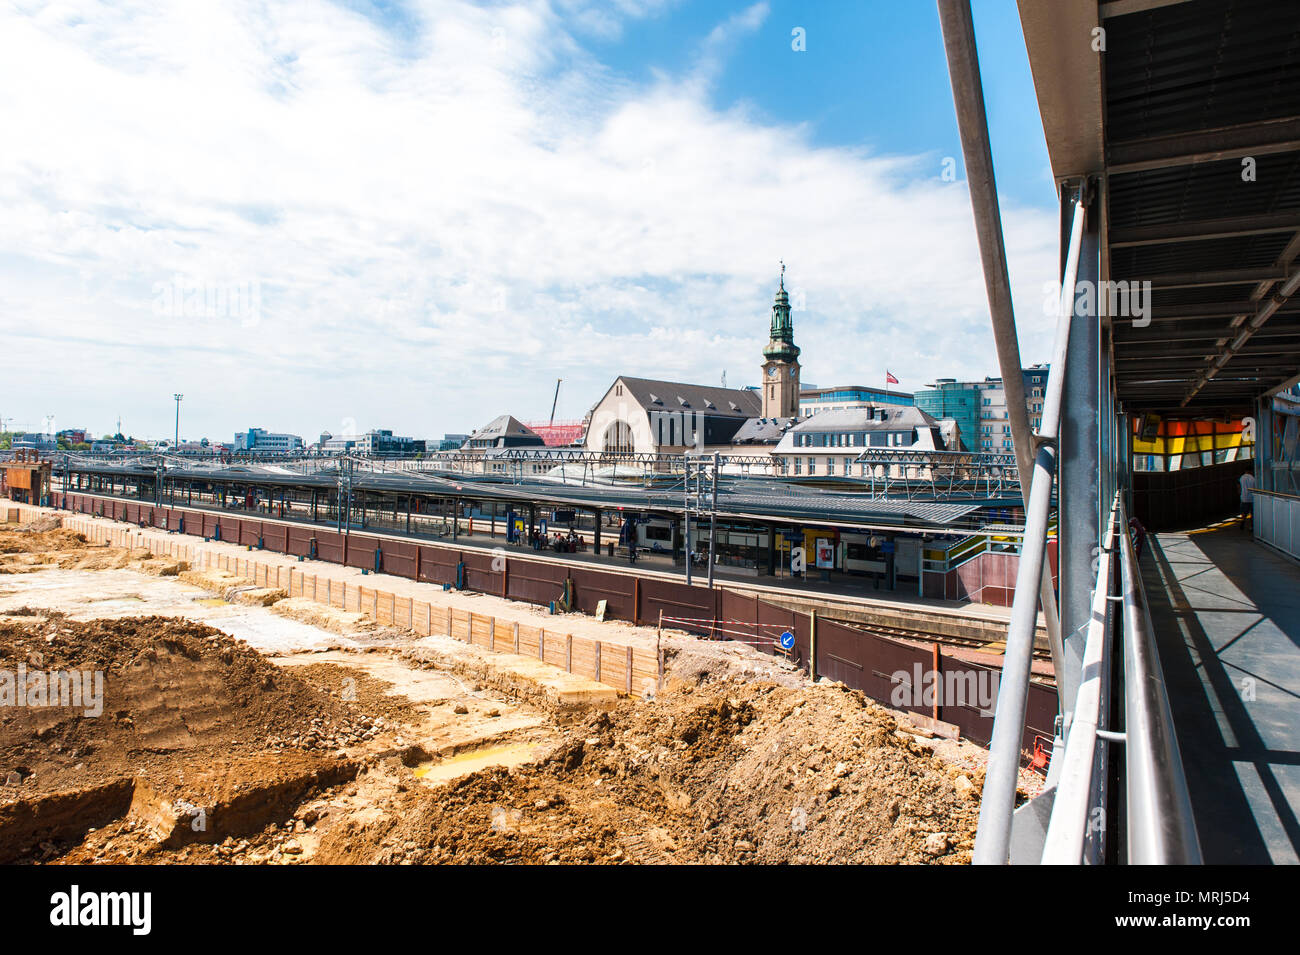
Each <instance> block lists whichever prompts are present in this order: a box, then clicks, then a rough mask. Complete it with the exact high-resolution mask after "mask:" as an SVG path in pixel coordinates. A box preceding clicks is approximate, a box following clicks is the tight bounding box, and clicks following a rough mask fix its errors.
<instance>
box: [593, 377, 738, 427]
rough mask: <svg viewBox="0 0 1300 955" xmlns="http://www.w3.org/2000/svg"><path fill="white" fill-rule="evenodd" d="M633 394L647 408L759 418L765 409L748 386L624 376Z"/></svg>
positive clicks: (621, 379) (624, 380)
mask: <svg viewBox="0 0 1300 955" xmlns="http://www.w3.org/2000/svg"><path fill="white" fill-rule="evenodd" d="M618 381H620V382H622V383H623V386H624V387H625V388H626V389H627V391H628V395H629V397H631V398H632V400H633V401H635V402H637V404H639V405H641V407H642V408H645V409H646V410H647V411H692V412H695V413H697V414H702V415H720V416H722V417H727V418H756V417H758V415H759V414H760V413H761V412H762V410H763V401H762V399H761V398H760V397H759V395H758V393H757V392H754V391H750V390H749V389H747V388H722V387H718V386H714V385H689V384H683V383H681V382H676V381H657V380H655V379H653V378H628V377H627V376H625V375H620V376H619V377H618Z"/></svg>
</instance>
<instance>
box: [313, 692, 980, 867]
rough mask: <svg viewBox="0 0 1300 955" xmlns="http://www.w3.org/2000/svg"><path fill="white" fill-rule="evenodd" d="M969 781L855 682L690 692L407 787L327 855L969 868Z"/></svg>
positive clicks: (627, 708) (348, 829) (334, 858)
mask: <svg viewBox="0 0 1300 955" xmlns="http://www.w3.org/2000/svg"><path fill="white" fill-rule="evenodd" d="M958 778H959V774H958V773H957V772H956V771H954V770H953V769H952V768H951V767H950V766H949V765H948V764H945V763H943V762H940V761H939V760H938V759H935V758H934V757H932V756H931V755H930V754H929V753H928V752H926V751H925V750H923V749H921V748H920V747H918V746H917V745H916V744H915V743H914V742H913V741H912V740H911V738H910V737H905V736H904V735H902V734H900V733H898V731H897V723H896V721H895V720H894V718H893V717H892V716H891V715H890V714H889V713H888V712H887V711H886V710H884V709H882V708H881V707H878V706H876V705H875V704H873V703H871V702H870V701H868V700H867V699H866V698H865V697H863V696H862V695H861V694H859V693H855V692H852V691H848V690H845V689H843V688H842V687H836V686H816V687H806V688H803V689H798V690H795V689H789V688H785V687H776V686H772V685H763V684H751V685H744V686H728V687H721V688H718V687H704V688H700V689H689V688H687V689H684V690H679V691H676V692H672V693H668V694H665V695H664V696H662V697H660V699H659V700H657V701H655V702H654V703H649V704H646V703H639V704H625V705H622V706H620V707H619V708H618V709H617V710H616V711H615V712H613V713H612V714H606V713H602V714H598V715H596V716H594V717H593V718H591V719H590V720H589V721H588V722H587V723H586V724H584V725H583V726H581V727H580V728H578V729H577V730H576V731H574V732H573V733H571V734H570V736H569V737H568V738H567V739H566V741H565V742H564V743H563V744H562V745H561V746H559V747H558V748H557V749H555V750H554V751H553V752H552V753H551V754H550V755H549V756H548V757H547V758H545V759H544V760H542V761H541V762H539V763H536V764H531V765H525V766H519V767H515V768H514V769H512V770H505V769H491V770H485V771H482V772H478V773H474V774H473V775H470V776H467V777H464V778H462V779H459V780H456V781H453V782H451V783H449V784H447V785H446V786H445V787H443V788H441V789H438V790H434V791H433V792H431V793H430V792H424V791H419V790H412V791H408V792H404V793H400V794H398V795H397V796H395V800H394V805H393V809H392V811H390V812H389V813H388V814H387V815H386V816H385V818H383V819H381V820H378V821H375V822H372V823H369V824H367V825H357V826H343V827H338V828H335V829H333V830H331V831H330V832H329V833H328V834H327V835H326V836H325V838H324V839H323V841H322V842H321V845H320V850H319V853H318V855H317V857H316V859H315V860H314V861H317V862H336V863H342V862H365V863H374V862H403V861H410V862H458V863H488V862H511V863H549V862H560V863H564V862H607V863H615V862H647V863H653V862H707V863H730V862H758V863H784V862H857V863H900V862H905V863H917V862H942V863H963V862H968V861H969V859H970V849H971V847H972V844H973V838H974V829H975V823H976V820H977V817H978V809H979V807H978V795H977V793H978V786H969V785H967V784H962V785H960V786H959V785H958ZM967 783H969V780H968V781H967Z"/></svg>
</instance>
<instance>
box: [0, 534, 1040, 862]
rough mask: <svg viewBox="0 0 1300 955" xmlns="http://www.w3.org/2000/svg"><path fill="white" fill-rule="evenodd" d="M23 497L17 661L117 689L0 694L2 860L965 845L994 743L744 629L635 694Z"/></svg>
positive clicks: (838, 858)
mask: <svg viewBox="0 0 1300 955" xmlns="http://www.w3.org/2000/svg"><path fill="white" fill-rule="evenodd" d="M25 512H26V513H25V517H26V518H27V521H28V522H27V523H26V524H22V525H18V526H15V525H12V524H10V525H7V526H0V679H3V676H4V675H5V674H10V675H11V679H10V688H11V690H12V688H13V686H14V683H13V679H12V677H13V676H14V675H18V674H20V673H22V674H26V676H25V678H26V679H31V676H32V674H37V673H39V674H48V675H50V681H49V683H50V686H54V685H55V684H56V682H57V676H56V675H57V674H68V673H72V672H76V673H78V674H82V673H84V674H91V673H98V674H100V675H101V676H102V700H101V704H102V705H101V712H98V713H93V712H92V711H93V709H94V707H93V706H88V705H87V703H88V701H87V700H84V699H83V700H81V701H79V703H80V705H78V706H65V705H50V704H51V703H63V702H67V701H66V700H58V701H56V700H47V701H44V702H43V703H42V702H34V701H33V700H31V699H29V700H27V705H15V706H4V707H0V862H26V863H61V862H68V863H85V862H97V863H122V862H136V863H233V864H250V863H277V864H304V863H312V862H318V863H475V862H480V863H481V862H517V863H571V862H600V863H616V862H619V863H621V862H627V863H666V862H683V863H690V862H727V863H731V862H741V863H744V862H756V863H781V862H869V863H922V862H924V863H965V862H968V861H969V858H970V850H971V847H972V839H973V832H974V826H975V822H976V818H977V816H978V811H979V792H980V787H981V783H982V777H983V763H984V758H985V753H984V751H983V750H982V749H980V748H979V747H977V746H975V745H973V744H970V743H967V742H964V741H960V740H947V739H936V738H933V737H930V736H929V734H928V733H927V732H926V731H925V730H923V729H919V728H918V727H916V726H913V725H911V724H910V723H909V719H908V716H907V715H906V714H903V713H898V712H895V711H892V710H889V709H887V708H885V707H882V706H880V705H878V704H876V703H874V702H872V701H870V700H868V699H866V698H865V697H863V696H862V695H861V694H860V693H857V692H855V691H850V690H847V689H846V688H844V687H842V686H839V685H837V684H830V683H826V682H819V683H817V684H815V685H813V684H810V683H809V682H808V680H807V678H806V675H805V674H803V673H802V672H801V671H798V670H795V669H794V668H793V667H791V666H789V665H788V664H786V663H785V662H784V661H783V660H780V659H779V658H774V657H772V656H770V655H768V654H765V653H761V652H759V651H757V650H754V649H751V648H749V647H746V646H744V645H742V644H738V643H729V642H714V641H701V640H696V639H694V638H692V637H689V636H687V635H685V634H666V635H665V639H664V641H663V643H664V646H665V648H666V652H665V654H664V656H665V672H664V680H663V684H662V687H661V688H657V689H656V690H655V691H653V692H652V693H649V694H647V696H648V698H642V697H633V696H629V695H627V694H624V693H620V692H619V691H618V690H616V689H615V688H612V687H610V686H607V685H605V684H602V683H597V682H595V681H593V680H589V679H586V678H584V677H581V676H577V675H575V674H573V673H566V672H565V671H564V670H563V669H560V668H558V667H555V666H551V665H548V664H546V663H543V662H541V661H540V660H538V659H535V658H531V657H524V656H519V655H516V654H513V653H501V652H493V651H491V650H488V649H486V648H483V647H479V646H473V645H469V644H466V643H463V642H461V641H459V640H455V639H452V638H450V637H445V636H420V635H418V634H416V633H414V632H412V631H409V630H405V629H399V628H394V627H391V626H380V625H379V624H378V623H377V622H376V621H375V620H374V619H372V618H370V617H369V616H368V615H366V614H363V613H356V612H347V611H343V610H340V609H338V608H337V607H327V606H322V605H320V604H315V603H312V602H310V601H306V600H304V599H301V598H286V597H285V596H284V594H283V592H276V591H271V590H268V588H265V587H263V588H258V587H254V586H252V585H250V583H249V582H248V581H243V580H239V579H235V578H232V577H231V576H230V575H228V574H222V573H219V572H213V571H211V570H206V571H196V570H194V569H191V568H190V567H189V565H188V564H187V563H186V562H184V561H179V560H175V559H171V558H168V557H165V556H163V557H159V556H156V555H154V554H151V553H149V552H148V551H145V550H141V549H132V548H129V547H122V546H106V545H98V544H91V543H90V542H88V541H87V540H86V539H85V538H84V537H82V536H81V535H79V534H76V533H74V532H72V531H69V530H66V529H63V528H62V527H61V526H60V525H61V520H60V518H59V517H58V516H54V515H50V516H44V517H35V518H33V516H32V514H33V511H32V510H31V509H25ZM213 546H218V547H219V546H228V547H232V548H233V547H234V545H213ZM337 570H338V572H339V573H340V574H341V575H342V574H348V573H355V572H354V571H349V570H348V569H346V568H337ZM401 583H403V584H405V585H406V586H409V587H412V588H417V589H419V590H420V591H421V592H425V591H432V590H435V589H436V590H437V591H438V594H437V596H438V599H439V600H444V599H445V600H447V601H466V602H471V603H477V604H478V605H481V603H482V602H484V601H494V602H495V603H496V604H499V605H500V606H496V607H494V608H493V609H492V611H491V612H492V613H494V614H496V615H497V616H498V618H501V617H503V616H509V615H510V614H518V615H520V619H528V618H530V617H536V616H537V615H538V614H540V613H542V611H539V610H538V609H537V608H533V607H531V606H528V605H523V604H517V603H511V602H508V601H503V600H500V599H499V598H494V597H488V596H483V595H478V596H472V595H469V594H461V593H455V592H450V593H444V592H442V591H441V589H440V588H433V587H432V586H430V585H422V584H416V583H413V582H409V581H403V582H401ZM422 599H427V596H425V597H424V598H422ZM564 626H565V628H566V629H568V630H571V631H573V632H583V633H587V632H590V633H592V634H594V635H597V636H598V638H599V639H601V640H605V641H610V640H614V641H618V640H620V639H621V640H628V641H637V642H640V641H649V640H652V639H654V638H656V637H657V634H656V633H655V631H654V629H653V628H636V627H631V626H629V625H626V624H621V623H615V622H600V621H596V620H594V619H592V618H586V617H581V616H579V615H573V614H570V615H565V621H564ZM86 682H87V685H89V683H90V680H89V677H87V681H86ZM1024 784H1025V788H1026V791H1027V792H1033V791H1034V790H1035V788H1036V786H1037V777H1034V776H1031V775H1029V774H1025V775H1024Z"/></svg>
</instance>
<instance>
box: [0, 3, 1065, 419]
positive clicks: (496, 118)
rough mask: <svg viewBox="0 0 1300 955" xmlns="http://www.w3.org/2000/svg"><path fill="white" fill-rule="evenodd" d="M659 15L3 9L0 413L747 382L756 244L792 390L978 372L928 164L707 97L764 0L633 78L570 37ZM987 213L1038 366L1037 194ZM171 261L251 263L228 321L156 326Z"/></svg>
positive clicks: (350, 408) (759, 286)
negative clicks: (665, 66)
mask: <svg viewBox="0 0 1300 955" xmlns="http://www.w3.org/2000/svg"><path fill="white" fill-rule="evenodd" d="M663 6H664V4H661V3H653V2H650V3H645V4H638V3H633V2H631V0H625V2H623V3H620V4H616V5H604V4H596V3H582V2H578V0H557V2H556V3H555V4H554V5H548V4H546V3H544V2H522V3H518V4H514V5H504V4H503V5H497V6H492V7H486V8H485V7H478V6H474V5H470V4H464V3H458V2H450V0H448V2H429V3H425V4H420V5H417V6H414V7H412V8H410V9H409V10H408V11H407V13H406V15H405V18H404V22H405V23H407V24H410V25H414V27H413V28H412V29H390V28H389V27H388V26H386V25H385V24H384V23H382V22H378V21H377V20H375V19H374V18H372V17H370V16H367V15H366V14H365V13H363V12H358V11H360V10H362V9H363V8H362V6H361V5H360V3H357V4H352V5H351V6H340V5H336V4H331V3H325V2H312V0H303V2H295V3H281V4H274V5H264V4H261V3H238V2H232V3H227V4H222V5H209V4H187V3H177V4H173V5H168V6H164V7H162V8H156V7H154V6H153V5H144V4H135V5H124V4H121V3H117V4H114V5H112V6H100V5H97V4H91V3H85V2H65V3H56V4H52V5H42V6H40V7H33V9H32V11H31V12H29V13H26V14H25V13H22V12H8V13H5V14H0V17H3V19H0V82H3V84H4V87H5V88H6V90H9V91H16V95H10V96H7V97H6V98H5V99H4V100H0V129H4V130H5V138H6V148H5V149H3V150H0V207H2V208H3V210H4V220H5V229H4V230H2V231H0V330H2V331H3V333H4V336H5V339H6V341H7V343H8V345H9V347H10V350H12V351H13V352H14V353H16V354H17V355H20V356H23V358H24V359H26V360H25V361H23V362H21V363H19V368H18V370H16V371H14V373H13V374H10V375H7V377H6V386H5V388H4V392H5V393H4V394H3V395H2V396H0V400H2V401H3V404H4V406H5V407H0V413H4V414H6V415H8V416H10V417H12V416H14V415H19V416H20V420H19V424H20V426H21V425H22V424H27V425H28V426H31V427H37V426H39V425H40V417H41V416H42V415H44V414H46V413H48V412H49V411H50V410H51V408H49V407H46V405H47V404H49V403H50V402H57V406H58V409H57V410H58V412H59V414H60V416H61V421H62V422H64V423H67V424H70V423H74V422H84V423H86V424H88V425H89V426H91V427H92V428H94V429H95V430H105V429H107V428H108V427H109V425H110V424H112V421H113V418H114V417H115V415H116V414H117V413H118V412H121V413H122V415H123V418H124V424H125V425H126V426H127V427H128V429H129V430H134V431H136V432H137V433H146V432H152V433H155V434H160V435H161V434H165V433H169V432H170V427H171V424H170V422H171V417H170V416H171V393H172V392H173V391H178V390H181V391H184V392H185V393H186V396H187V397H186V404H185V407H184V408H183V409H182V415H183V419H182V420H183V422H185V423H188V425H189V430H190V431H192V432H194V433H199V432H204V433H207V434H209V435H210V436H212V437H222V436H225V435H226V434H227V432H231V431H233V430H234V429H235V428H236V427H245V426H249V425H261V426H264V427H270V428H274V429H286V430H294V431H299V432H302V433H304V434H307V435H314V434H315V433H316V432H318V431H319V430H321V429H323V428H331V426H332V423H333V422H337V421H338V420H340V419H342V418H347V417H350V418H354V419H356V420H357V421H358V422H359V423H360V424H361V425H362V426H363V427H373V426H391V427H393V428H394V429H395V430H398V431H399V432H405V433H411V432H414V433H416V434H419V435H426V434H428V435H435V434H438V433H441V431H443V430H452V431H461V430H468V429H470V428H472V427H475V426H477V425H479V424H482V423H484V422H485V421H487V420H488V419H490V418H491V417H493V416H495V415H496V414H498V413H500V412H501V411H506V410H508V411H511V412H512V413H515V414H517V415H519V416H521V417H525V418H527V417H530V416H542V415H545V414H546V413H547V411H548V410H549V404H550V395H551V388H552V387H553V384H554V380H555V378H556V377H564V378H565V386H564V389H563V391H562V393H561V398H560V411H559V415H560V416H562V417H563V416H567V417H579V416H581V414H582V413H584V412H585V411H586V410H587V408H588V407H589V406H590V405H591V404H592V403H593V402H594V401H596V400H597V399H598V398H599V397H600V394H601V393H602V392H603V389H604V387H605V385H606V384H607V383H608V381H609V379H610V378H612V377H613V376H614V375H615V374H619V373H630V374H640V375H645V376H665V377H681V378H684V379H695V380H701V381H716V380H717V378H718V376H719V375H720V374H721V371H722V370H723V369H724V368H725V369H727V372H728V380H729V382H731V383H732V384H733V385H734V384H743V383H745V382H747V381H754V380H756V379H757V369H758V362H759V360H760V359H759V351H760V349H761V347H762V345H763V344H764V342H765V338H766V324H767V315H768V309H769V307H770V301H771V294H772V291H773V287H774V284H775V278H776V268H777V266H776V263H777V260H778V259H780V258H784V259H785V260H786V261H787V263H788V264H789V267H790V271H789V273H788V280H789V283H790V284H791V285H792V286H794V287H797V288H799V289H802V290H803V291H804V292H805V295H806V301H807V310H806V311H803V312H799V313H797V314H796V315H795V323H796V335H797V340H798V342H799V344H800V346H801V347H802V348H803V358H804V362H805V372H804V378H805V379H806V380H809V381H815V382H817V383H819V384H823V385H825V384H831V383H836V382H849V381H852V382H858V383H863V384H876V383H879V381H880V379H882V378H883V374H884V368H885V366H886V365H887V366H888V367H889V369H890V370H891V371H893V372H894V374H896V375H898V376H899V377H900V378H901V379H902V380H903V385H904V387H909V388H916V387H920V386H921V385H923V384H925V383H926V382H928V381H929V380H931V379H933V378H934V377H935V376H938V375H949V376H956V377H964V376H982V375H984V374H988V373H996V366H995V362H994V359H993V354H992V347H991V334H990V332H989V330H988V322H987V317H986V312H987V309H986V303H985V297H984V290H983V284H982V280H981V277H980V272H979V261H978V255H977V252H976V247H975V243H974V233H973V228H972V224H971V213H970V208H969V204H968V200H967V196H966V193H965V190H964V188H963V187H962V186H961V185H960V184H955V185H954V184H947V183H942V182H940V181H939V179H938V172H939V160H938V158H937V157H935V156H919V157H882V156H876V155H871V154H868V153H866V152H862V151H852V150H845V149H825V148H815V147H814V146H812V145H811V144H810V139H809V136H808V133H807V131H806V130H804V129H802V128H799V127H789V126H779V125H773V124H771V123H765V122H762V121H759V120H757V119H755V118H754V117H752V116H751V115H749V114H748V113H747V112H746V111H744V110H742V109H739V108H738V109H735V110H732V111H726V112H720V111H718V110H716V109H715V108H713V107H711V106H710V105H709V102H708V95H707V92H708V86H709V83H710V82H711V81H712V78H713V77H716V75H717V71H718V70H719V69H721V68H722V63H723V58H724V57H725V56H726V55H727V50H728V49H729V46H730V40H731V39H732V38H734V37H735V36H737V35H742V34H743V33H744V32H745V31H748V30H753V29H755V28H756V27H757V26H758V25H759V23H761V21H762V18H763V17H764V16H765V14H766V7H765V5H763V4H758V5H755V6H753V7H742V8H738V12H737V13H736V15H735V16H734V17H732V18H731V19H729V20H723V21H721V22H720V23H719V25H718V28H717V29H716V30H715V31H714V32H713V34H711V35H710V36H709V37H707V38H706V39H705V40H704V41H703V42H702V43H701V44H700V48H699V50H698V55H697V57H696V60H695V62H694V64H693V65H692V67H691V69H690V70H689V71H688V72H687V73H686V74H685V75H684V76H682V77H678V78H673V77H663V78H661V80H660V81H658V82H656V83H654V84H653V85H650V86H635V85H632V84H631V83H629V82H628V81H626V80H625V79H622V78H620V77H619V76H618V74H617V73H616V72H615V71H614V70H611V69H610V68H609V67H608V65H606V64H602V63H599V62H597V61H596V60H595V59H593V57H592V56H591V55H590V54H589V53H587V52H586V51H585V50H584V48H583V45H582V44H583V42H584V38H587V37H592V36H599V37H602V38H606V39H608V38H611V37H617V36H619V35H620V34H621V33H622V32H623V31H625V30H630V29H635V28H636V24H637V22H638V21H639V20H640V19H641V18H644V17H651V16H655V15H657V14H658V13H660V12H661V11H662V8H663ZM1004 219H1005V226H1006V232H1007V243H1008V250H1009V254H1010V257H1011V266H1012V274H1013V276H1014V277H1015V278H1016V280H1017V287H1016V293H1017V294H1016V301H1017V306H1018V314H1019V317H1020V323H1021V329H1022V339H1023V341H1024V345H1023V350H1024V354H1025V359H1026V361H1027V362H1028V361H1032V360H1041V359H1043V358H1045V356H1046V354H1047V349H1048V345H1049V344H1050V342H1049V332H1048V330H1047V325H1048V322H1047V321H1046V319H1045V318H1044V316H1043V315H1042V313H1041V306H1040V302H1041V298H1042V295H1041V291H1040V287H1041V284H1042V281H1043V279H1044V278H1051V277H1052V275H1053V274H1054V271H1055V268H1056V264H1055V263H1056V252H1055V247H1056V226H1055V216H1054V215H1052V214H1048V213H1043V212H1036V211H1027V210H1017V209H1004ZM178 275H179V276H181V277H182V278H183V279H194V280H198V281H202V282H204V283H206V284H207V285H208V286H242V285H243V284H244V283H249V282H257V283H259V287H260V298H261V310H260V313H259V316H258V321H257V322H256V323H249V322H247V321H241V320H239V319H238V318H229V317H227V318H221V317H214V318H194V317H185V316H181V317H175V316H171V315H159V314H156V311H155V309H154V307H153V303H154V299H155V297H156V286H157V285H158V283H170V282H172V281H173V279H174V277H175V276H178ZM52 384H57V388H56V389H51V387H50V386H51V385H52ZM40 391H46V392H49V391H54V392H55V393H53V394H43V395H42V396H41V398H40V401H41V402H44V404H39V405H37V404H31V403H30V402H29V401H28V399H27V397H26V396H27V395H28V394H31V393H34V392H36V393H39V392H40ZM24 415H25V416H26V418H27V419H28V420H26V421H24V420H23V419H22V416H24ZM182 430H183V431H185V430H187V428H186V427H185V425H184V424H183V427H182Z"/></svg>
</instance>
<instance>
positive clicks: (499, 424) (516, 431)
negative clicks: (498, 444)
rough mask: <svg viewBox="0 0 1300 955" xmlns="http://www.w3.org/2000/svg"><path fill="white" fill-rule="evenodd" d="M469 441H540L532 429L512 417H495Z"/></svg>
mask: <svg viewBox="0 0 1300 955" xmlns="http://www.w3.org/2000/svg"><path fill="white" fill-rule="evenodd" d="M469 437H470V440H471V441H482V440H485V439H487V438H521V437H534V438H537V440H538V441H540V440H541V438H539V437H538V436H537V433H536V432H535V431H533V429H532V428H530V427H528V425H526V424H524V423H523V422H522V421H520V420H519V419H518V418H516V417H515V416H514V415H508V414H503V415H497V416H496V417H495V418H493V419H492V420H491V421H489V422H488V423H487V424H485V425H484V426H483V427H481V428H479V429H478V430H477V431H475V432H474V433H473V434H471V435H470V436H469Z"/></svg>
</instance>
